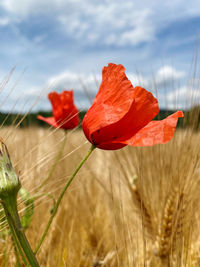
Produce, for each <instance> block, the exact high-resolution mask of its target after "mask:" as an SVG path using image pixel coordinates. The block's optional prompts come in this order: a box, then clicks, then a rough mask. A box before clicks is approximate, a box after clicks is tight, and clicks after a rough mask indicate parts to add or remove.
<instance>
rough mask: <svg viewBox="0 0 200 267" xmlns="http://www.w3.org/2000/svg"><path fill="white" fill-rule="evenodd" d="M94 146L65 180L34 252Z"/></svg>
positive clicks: (38, 247) (40, 243) (36, 250)
mask: <svg viewBox="0 0 200 267" xmlns="http://www.w3.org/2000/svg"><path fill="white" fill-rule="evenodd" d="M95 147H96V146H94V145H92V146H91V147H90V149H89V151H88V153H87V154H86V155H85V157H84V158H83V159H82V161H81V162H80V164H79V165H78V167H77V168H76V170H75V171H74V173H73V174H72V176H71V177H70V179H69V180H68V181H67V183H66V185H65V186H64V188H63V190H62V191H61V193H60V195H59V197H58V200H57V202H56V204H55V206H54V209H53V211H52V214H51V216H50V218H49V221H48V223H47V226H46V228H45V230H44V233H43V235H42V237H41V239H40V241H39V243H38V245H37V247H36V249H35V252H34V253H35V254H37V252H38V250H39V249H40V247H41V245H42V243H43V241H44V239H45V237H46V235H47V232H48V230H49V228H50V226H51V223H52V221H53V219H54V217H55V215H56V213H57V210H58V207H59V205H60V203H61V200H62V199H63V196H64V194H65V192H66V190H67V188H68V187H69V185H70V184H71V182H72V181H73V179H74V177H75V176H76V174H77V173H78V171H79V170H80V169H81V167H82V166H83V164H84V163H85V162H86V160H87V159H88V158H89V156H90V155H91V153H92V151H93V150H94V149H95Z"/></svg>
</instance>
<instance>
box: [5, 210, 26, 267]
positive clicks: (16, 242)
mask: <svg viewBox="0 0 200 267" xmlns="http://www.w3.org/2000/svg"><path fill="white" fill-rule="evenodd" d="M3 207H4V206H3ZM5 215H6V219H7V222H8V225H9V228H10V232H11V235H12V239H13V243H14V246H15V247H16V248H17V249H18V251H19V254H20V256H21V257H22V260H23V262H24V264H25V266H28V264H27V260H26V258H25V255H24V253H23V251H22V248H21V245H20V242H19V240H18V239H17V236H16V233H15V230H14V227H13V223H12V219H11V217H10V214H9V212H8V211H7V209H6V208H5Z"/></svg>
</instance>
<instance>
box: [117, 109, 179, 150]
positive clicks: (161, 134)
mask: <svg viewBox="0 0 200 267" xmlns="http://www.w3.org/2000/svg"><path fill="white" fill-rule="evenodd" d="M180 117H184V114H183V112H182V111H177V112H175V113H174V114H172V115H170V116H168V117H167V118H165V119H164V120H161V121H151V122H150V123H148V124H147V125H146V126H145V127H144V128H142V129H141V130H140V131H138V132H137V134H136V135H135V136H133V137H132V138H130V139H128V140H126V141H123V142H122V143H123V144H126V145H131V146H153V145H156V144H165V143H167V142H169V141H170V140H171V139H172V137H173V135H174V131H175V128H176V125H177V121H178V118H180Z"/></svg>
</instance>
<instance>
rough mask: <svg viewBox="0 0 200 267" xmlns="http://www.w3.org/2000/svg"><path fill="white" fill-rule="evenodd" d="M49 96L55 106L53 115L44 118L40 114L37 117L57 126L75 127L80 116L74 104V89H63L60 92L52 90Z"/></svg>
mask: <svg viewBox="0 0 200 267" xmlns="http://www.w3.org/2000/svg"><path fill="white" fill-rule="evenodd" d="M48 98H49V100H50V101H51V105H52V108H53V117H48V118H44V117H42V116H40V115H39V116H37V118H38V119H40V120H43V121H45V122H47V123H48V124H50V125H52V126H54V127H55V128H62V129H73V128H75V127H76V126H77V125H78V123H79V117H78V109H77V107H76V106H75V105H74V100H73V91H63V92H62V93H60V94H58V93H57V92H52V93H50V94H48Z"/></svg>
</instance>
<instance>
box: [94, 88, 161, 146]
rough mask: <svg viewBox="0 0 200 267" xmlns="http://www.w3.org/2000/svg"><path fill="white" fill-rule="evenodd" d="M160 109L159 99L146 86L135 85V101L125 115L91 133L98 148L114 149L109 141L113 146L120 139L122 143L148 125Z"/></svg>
mask: <svg viewBox="0 0 200 267" xmlns="http://www.w3.org/2000/svg"><path fill="white" fill-rule="evenodd" d="M158 111H159V108H158V101H157V99H156V98H155V97H154V96H153V95H152V94H151V93H150V92H148V91H147V90H145V89H144V88H142V87H135V88H134V101H133V103H132V105H131V107H130V109H129V110H128V112H127V113H126V114H125V116H124V117H123V118H122V119H121V120H119V121H118V122H116V123H114V124H111V125H108V126H106V127H104V128H102V129H98V130H97V131H95V132H93V133H91V139H92V141H93V143H94V144H95V145H96V146H97V147H98V148H102V149H113V148H109V146H108V143H110V144H111V146H110V147H113V145H112V144H114V143H115V144H116V143H118V141H120V142H119V143H121V144H122V143H123V142H121V141H122V140H124V141H126V140H128V139H130V138H131V137H132V136H134V135H135V134H136V133H137V132H138V131H139V130H140V129H141V128H143V127H144V126H146V125H147V124H148V123H149V122H150V121H151V120H152V119H153V118H154V117H155V116H156V115H157V113H158ZM105 143H106V148H105V145H104V144H105ZM115 149H116V148H115Z"/></svg>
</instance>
